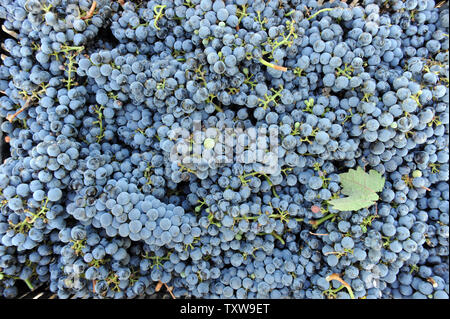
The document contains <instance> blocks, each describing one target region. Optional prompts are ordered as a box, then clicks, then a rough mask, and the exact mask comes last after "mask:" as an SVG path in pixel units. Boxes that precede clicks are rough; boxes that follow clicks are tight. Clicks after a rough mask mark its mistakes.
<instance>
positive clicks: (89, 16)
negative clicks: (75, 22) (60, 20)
mask: <svg viewBox="0 0 450 319" xmlns="http://www.w3.org/2000/svg"><path fill="white" fill-rule="evenodd" d="M96 7H97V1H93V2H92V5H91V8H90V9H89V11H88V12H86V15H85V16H84V17H81V20H87V19H90V18H92V16H93V15H94V11H95V8H96Z"/></svg>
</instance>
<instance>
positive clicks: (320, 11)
mask: <svg viewBox="0 0 450 319" xmlns="http://www.w3.org/2000/svg"><path fill="white" fill-rule="evenodd" d="M332 10H333V9H331V8H326V9H322V10H319V11H317V12H316V13H314V14H313V15H312V16H310V17H309V18H308V19H307V20H311V19H312V18H314V17H315V16H316V15H318V14H320V13H322V12H325V11H332Z"/></svg>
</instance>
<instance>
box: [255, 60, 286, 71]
mask: <svg viewBox="0 0 450 319" xmlns="http://www.w3.org/2000/svg"><path fill="white" fill-rule="evenodd" d="M259 62H261V63H262V64H264V65H265V66H267V67H269V68H272V69H275V70H278V71H284V72H286V71H287V68H286V67H284V66H279V65H276V64H273V63H270V62H268V61H266V60H264V59H263V58H259Z"/></svg>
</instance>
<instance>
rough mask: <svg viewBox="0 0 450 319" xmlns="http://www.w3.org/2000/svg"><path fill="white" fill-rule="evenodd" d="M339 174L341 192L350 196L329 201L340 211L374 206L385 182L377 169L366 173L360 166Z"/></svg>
mask: <svg viewBox="0 0 450 319" xmlns="http://www.w3.org/2000/svg"><path fill="white" fill-rule="evenodd" d="M339 176H340V178H341V185H342V191H341V193H342V194H343V195H347V196H348V197H343V198H337V199H333V200H330V201H329V202H328V203H329V204H331V205H333V208H334V209H337V210H340V211H352V210H359V209H361V208H366V207H370V206H372V205H373V204H375V203H376V201H377V200H378V199H379V197H378V195H377V192H381V191H382V190H383V187H384V182H385V178H384V177H382V176H381V174H380V173H378V172H377V171H375V170H370V171H369V173H366V172H364V170H363V169H362V168H361V167H359V166H358V167H357V168H356V170H354V169H350V170H349V171H348V172H347V173H342V174H340V175H339Z"/></svg>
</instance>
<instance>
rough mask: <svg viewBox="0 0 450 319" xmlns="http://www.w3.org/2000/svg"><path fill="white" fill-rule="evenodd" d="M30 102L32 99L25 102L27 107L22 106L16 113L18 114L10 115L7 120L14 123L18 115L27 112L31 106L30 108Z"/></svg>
mask: <svg viewBox="0 0 450 319" xmlns="http://www.w3.org/2000/svg"><path fill="white" fill-rule="evenodd" d="M30 102H31V97H30V98H28V99H27V101H26V102H25V105H24V106H22V107H21V108H20V109H19V110H17V111H16V113H14V114H9V115H8V116H7V117H6V119H7V120H8V121H9V122H12V121H14V119H15V118H16V116H17V115H19V114H20V113H22V112H23V111H25V110H26V109H27V108H28V107H29V106H30Z"/></svg>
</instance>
